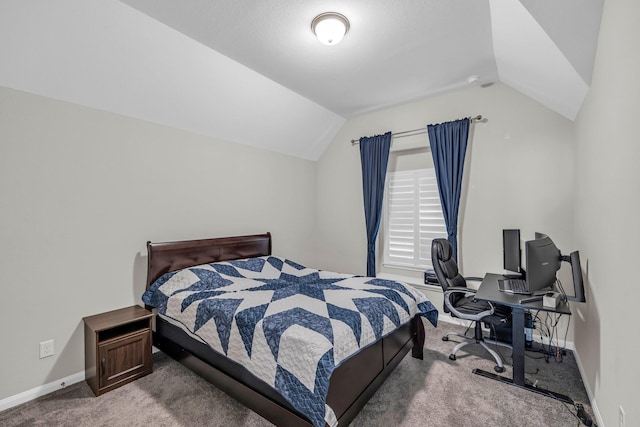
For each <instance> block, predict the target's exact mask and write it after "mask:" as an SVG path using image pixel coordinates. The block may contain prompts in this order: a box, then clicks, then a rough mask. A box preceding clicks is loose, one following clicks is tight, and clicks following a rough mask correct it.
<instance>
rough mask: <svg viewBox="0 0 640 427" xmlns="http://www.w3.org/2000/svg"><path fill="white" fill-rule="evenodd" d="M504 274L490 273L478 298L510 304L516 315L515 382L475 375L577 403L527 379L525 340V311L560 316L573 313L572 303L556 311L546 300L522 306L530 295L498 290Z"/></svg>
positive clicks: (485, 277)
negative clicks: (545, 304)
mask: <svg viewBox="0 0 640 427" xmlns="http://www.w3.org/2000/svg"><path fill="white" fill-rule="evenodd" d="M503 278H504V276H502V275H500V274H494V273H487V274H486V275H485V276H484V279H482V283H481V284H480V288H478V292H477V293H476V295H475V297H476V299H477V300H480V301H489V302H491V303H495V304H500V305H506V306H508V307H511V316H512V321H511V323H512V343H511V344H512V346H513V356H512V358H513V379H510V378H507V377H503V376H500V375H496V374H494V373H492V372H486V371H483V370H481V369H474V370H473V373H474V374H478V375H482V376H483V377H487V378H491V379H495V380H498V381H501V382H504V383H508V384H513V385H515V386H518V387H521V388H524V389H527V390H530V391H533V392H536V393H539V394H543V395H545V396H549V397H552V398H554V399H557V400H561V401H563V402H567V403H573V400H572V399H571V398H569V397H567V396H565V395H563V394H559V393H556V392H553V391H550V390H546V389H543V388H539V387H534V386H532V385H530V384H527V383H526V381H525V377H524V358H525V354H524V352H525V341H524V334H525V331H524V311H525V310H542V311H549V312H553V313H560V314H569V315H570V314H571V310H570V309H569V304H567V303H566V302H564V301H562V300H561V301H560V303H558V305H557V306H556V307H555V308H551V307H544V306H543V305H542V301H541V300H540V301H533V302H527V303H523V304H520V299H521V298H526V297H527V295H513V294H509V293H506V292H500V290H499V289H498V280H499V279H503Z"/></svg>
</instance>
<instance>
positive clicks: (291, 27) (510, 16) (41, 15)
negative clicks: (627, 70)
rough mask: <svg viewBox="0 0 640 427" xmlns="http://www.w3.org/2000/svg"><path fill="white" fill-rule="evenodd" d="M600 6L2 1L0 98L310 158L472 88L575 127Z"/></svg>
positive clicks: (532, 1)
mask: <svg viewBox="0 0 640 427" xmlns="http://www.w3.org/2000/svg"><path fill="white" fill-rule="evenodd" d="M602 2H603V0H590V1H589V2H585V1H583V0H557V1H553V2H540V1H537V0H519V1H518V0H447V1H442V0H402V1H398V0H377V1H370V0H369V1H367V0H349V1H323V0H306V1H304V2H302V1H299V0H297V1H296V0H278V1H262V0H190V1H184V0H122V1H117V0H60V1H55V2H52V1H48V0H3V1H2V2H1V3H0V55H1V57H2V62H3V66H2V67H0V85H2V86H5V87H10V88H15V89H19V90H23V91H27V92H31V93H35V94H39V95H43V96H47V97H51V98H56V99H61V100H65V101H69V102H74V103H78V104H81V105H86V106H89V107H93V108H98V109H102V110H106V111H110V112H114V113H118V114H123V115H126V116H130V117H135V118H139V119H143V120H147V121H151V122H155V123H160V124H165V125H168V126H172V127H177V128H180V129H185V130H188V131H192V132H197V133H201V134H204V135H209V136H212V137H215V138H218V139H223V140H226V141H230V142H237V143H241V144H246V145H250V146H255V147H260V148H264V149H267V150H273V151H278V152H282V153H286V154H289V155H293V156H297V157H301V158H305V159H311V160H316V159H317V158H319V156H320V155H321V154H322V152H323V151H324V149H325V148H326V146H327V145H328V144H329V143H330V142H331V141H332V139H333V137H334V136H335V134H336V133H337V132H338V130H339V129H340V127H341V126H342V124H343V123H344V121H345V120H346V119H347V118H349V117H353V116H357V115H359V114H363V113H366V112H369V111H374V110H379V109H382V108H385V107H388V106H392V105H397V104H401V103H405V102H409V101H412V100H417V99H422V98H425V97H429V96H433V95H436V94H441V93H446V92H448V91H453V90H457V89H461V88H464V87H467V86H468V85H470V84H476V85H481V84H490V83H493V82H497V81H500V82H502V83H505V84H507V85H509V86H511V87H513V88H514V89H516V90H518V91H520V92H522V93H524V94H525V95H528V96H530V97H531V98H533V99H535V100H537V101H538V102H540V103H542V104H544V105H546V106H547V107H548V108H550V109H552V110H554V111H556V112H558V113H559V114H561V115H563V116H565V117H567V118H568V119H570V120H573V119H574V118H575V116H576V114H577V113H578V111H579V109H580V106H581V104H582V101H583V99H584V97H585V95H586V93H587V91H588V88H589V84H590V82H591V72H592V66H593V60H594V56H595V49H596V44H597V38H598V31H599V26H600V16H601V12H602ZM327 11H336V12H340V13H342V14H344V15H345V16H347V17H348V18H349V20H350V22H351V28H350V31H349V33H348V34H347V36H346V37H345V38H344V40H343V41H342V43H341V44H339V45H336V46H325V45H322V44H320V43H319V42H318V41H317V40H316V39H315V37H314V35H313V33H312V32H311V29H310V23H311V20H312V19H313V17H315V16H316V15H318V14H319V13H322V12H327ZM471 76H477V80H476V81H475V82H473V83H469V77H471Z"/></svg>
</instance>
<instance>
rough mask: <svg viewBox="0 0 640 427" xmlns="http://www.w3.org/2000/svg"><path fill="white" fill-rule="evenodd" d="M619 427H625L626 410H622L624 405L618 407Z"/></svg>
mask: <svg viewBox="0 0 640 427" xmlns="http://www.w3.org/2000/svg"><path fill="white" fill-rule="evenodd" d="M618 425H619V426H620V427H625V420H624V409H622V405H620V406H618Z"/></svg>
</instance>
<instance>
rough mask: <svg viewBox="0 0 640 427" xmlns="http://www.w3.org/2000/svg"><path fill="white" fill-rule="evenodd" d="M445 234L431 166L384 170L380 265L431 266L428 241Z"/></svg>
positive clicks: (411, 267)
mask: <svg viewBox="0 0 640 427" xmlns="http://www.w3.org/2000/svg"><path fill="white" fill-rule="evenodd" d="M446 237H447V228H446V226H445V223H444V217H443V215H442V206H441V205H440V196H439V194H438V185H437V182H436V174H435V169H433V168H429V169H419V170H412V171H403V172H390V173H388V174H387V179H386V183H385V196H384V259H383V263H384V265H386V266H391V267H402V268H407V269H420V270H424V269H426V268H431V241H432V240H433V239H437V238H446Z"/></svg>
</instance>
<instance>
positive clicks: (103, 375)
mask: <svg viewBox="0 0 640 427" xmlns="http://www.w3.org/2000/svg"><path fill="white" fill-rule="evenodd" d="M152 318H153V313H151V312H150V311H148V310H145V309H144V308H142V307H139V306H137V305H134V306H132V307H127V308H122V309H120V310H114V311H109V312H107V313H102V314H96V315H95V316H89V317H85V318H84V319H83V320H84V364H85V377H86V381H87V383H88V384H89V386H90V387H91V389H92V390H93V392H94V393H95V395H96V396H99V395H101V394H103V393H106V392H107V391H109V390H113V389H114V388H117V387H120V386H121V385H124V384H126V383H128V382H131V381H133V380H135V379H137V378H140V377H143V376H145V375H147V374H150V373H151V372H152V371H153V359H152V357H151V319H152Z"/></svg>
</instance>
